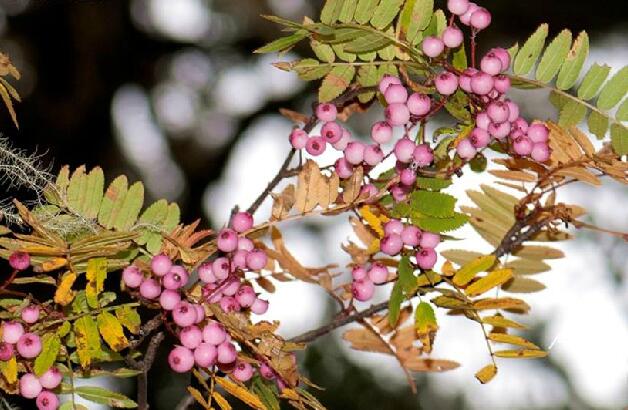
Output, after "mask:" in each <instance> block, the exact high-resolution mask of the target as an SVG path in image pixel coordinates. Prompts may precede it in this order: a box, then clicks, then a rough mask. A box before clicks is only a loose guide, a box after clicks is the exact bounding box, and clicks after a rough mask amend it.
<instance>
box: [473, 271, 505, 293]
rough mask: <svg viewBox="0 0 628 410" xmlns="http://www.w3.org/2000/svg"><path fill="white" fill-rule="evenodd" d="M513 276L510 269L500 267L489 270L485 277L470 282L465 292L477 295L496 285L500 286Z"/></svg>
mask: <svg viewBox="0 0 628 410" xmlns="http://www.w3.org/2000/svg"><path fill="white" fill-rule="evenodd" d="M511 277H512V271H511V270H510V269H498V270H494V271H492V272H489V273H488V274H487V275H486V276H484V277H483V278H481V279H479V280H477V281H475V282H473V283H472V284H470V285H469V286H468V287H467V288H466V289H465V290H464V292H465V293H466V294H467V295H468V296H477V295H481V294H482V293H484V292H486V291H488V290H491V289H493V288H494V287H495V286H499V285H501V284H502V283H504V282H506V281H508V279H510V278H511Z"/></svg>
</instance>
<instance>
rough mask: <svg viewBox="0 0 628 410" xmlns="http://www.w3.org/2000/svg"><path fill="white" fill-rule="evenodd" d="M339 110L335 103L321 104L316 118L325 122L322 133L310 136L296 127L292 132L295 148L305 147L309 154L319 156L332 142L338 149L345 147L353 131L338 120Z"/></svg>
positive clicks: (291, 142) (291, 138) (291, 140)
mask: <svg viewBox="0 0 628 410" xmlns="http://www.w3.org/2000/svg"><path fill="white" fill-rule="evenodd" d="M337 115H338V111H337V109H336V106H335V105H334V104H319V105H318V106H317V107H316V118H317V119H318V120H319V121H321V122H322V123H323V127H322V128H321V135H315V136H309V135H308V134H307V132H305V131H303V130H302V129H299V128H296V129H294V130H293V131H292V133H291V134H290V137H289V139H290V144H291V145H292V147H293V148H295V149H303V148H305V150H306V151H307V153H308V154H310V155H313V156H319V155H321V154H322V153H323V152H325V149H326V148H327V144H330V145H331V146H332V147H334V148H335V149H336V150H338V151H342V150H344V149H345V147H346V146H347V144H349V141H350V140H351V133H350V132H349V131H348V130H347V129H346V128H344V127H342V126H341V125H340V124H338V123H337V122H336V116H337Z"/></svg>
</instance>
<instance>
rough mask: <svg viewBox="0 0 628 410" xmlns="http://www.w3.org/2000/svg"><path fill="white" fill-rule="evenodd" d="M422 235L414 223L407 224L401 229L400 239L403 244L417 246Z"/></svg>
mask: <svg viewBox="0 0 628 410" xmlns="http://www.w3.org/2000/svg"><path fill="white" fill-rule="evenodd" d="M422 235H423V233H422V232H421V230H420V229H419V228H417V227H416V226H414V225H408V226H406V227H404V228H403V231H402V232H401V240H402V241H403V243H404V244H405V245H408V246H412V247H415V246H419V243H420V242H421V236H422Z"/></svg>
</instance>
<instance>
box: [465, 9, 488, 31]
mask: <svg viewBox="0 0 628 410" xmlns="http://www.w3.org/2000/svg"><path fill="white" fill-rule="evenodd" d="M469 21H470V23H471V27H473V28H475V29H476V30H484V29H485V28H487V27H488V26H489V25H490V24H491V13H490V12H489V11H488V10H486V9H485V8H484V7H480V8H478V9H477V10H476V11H474V12H473V14H471V19H470V20H469Z"/></svg>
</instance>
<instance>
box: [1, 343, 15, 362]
mask: <svg viewBox="0 0 628 410" xmlns="http://www.w3.org/2000/svg"><path fill="white" fill-rule="evenodd" d="M13 352H14V351H13V345H12V344H10V343H6V342H1V343H0V360H2V361H3V362H6V361H8V360H10V359H11V358H12V357H13Z"/></svg>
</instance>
